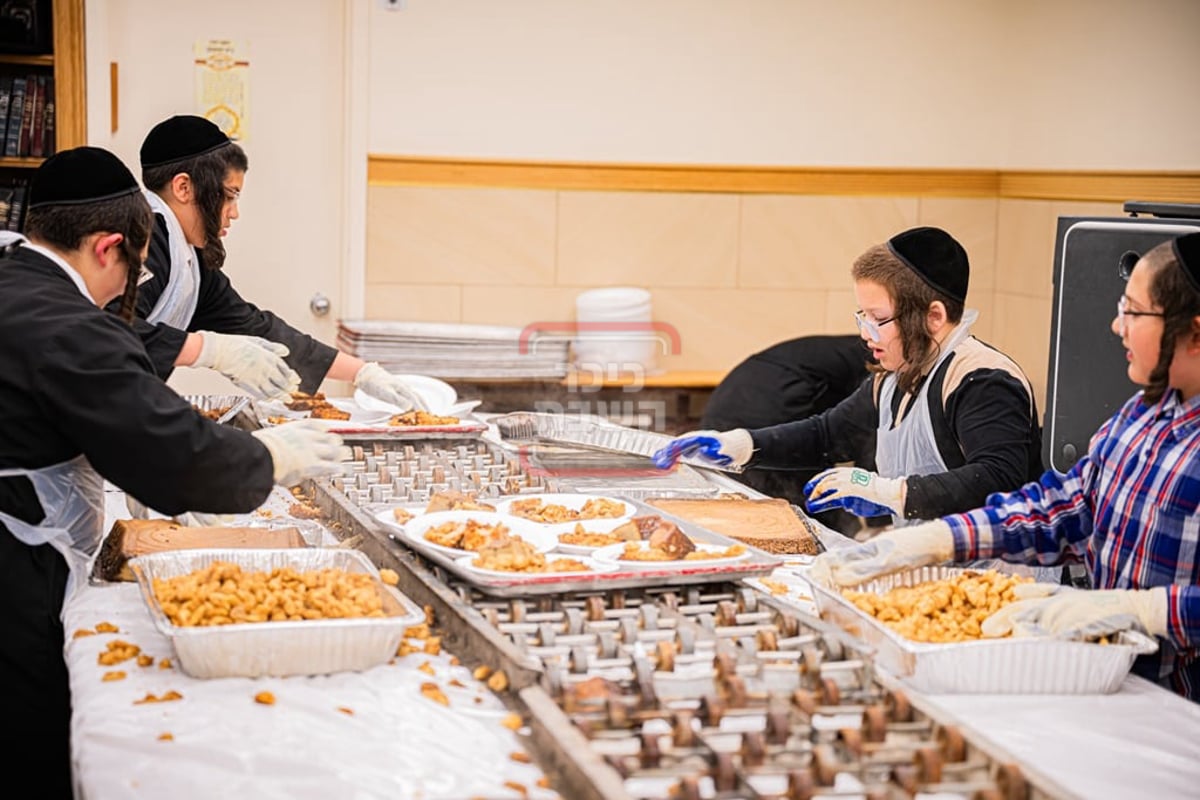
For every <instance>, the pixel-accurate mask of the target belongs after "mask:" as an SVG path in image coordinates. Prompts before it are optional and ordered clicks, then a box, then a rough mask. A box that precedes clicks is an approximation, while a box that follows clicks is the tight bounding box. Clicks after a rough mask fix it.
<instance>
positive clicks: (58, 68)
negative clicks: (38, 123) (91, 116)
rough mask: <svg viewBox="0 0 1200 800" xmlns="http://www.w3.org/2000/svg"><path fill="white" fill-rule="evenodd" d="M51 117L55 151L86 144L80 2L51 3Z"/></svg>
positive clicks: (85, 71) (81, 12)
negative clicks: (53, 114)
mask: <svg viewBox="0 0 1200 800" xmlns="http://www.w3.org/2000/svg"><path fill="white" fill-rule="evenodd" d="M50 13H51V14H53V15H54V105H55V109H54V113H55V123H54V124H55V131H54V134H55V139H56V140H57V149H58V150H66V149H68V148H71V147H79V146H81V145H85V144H87V83H86V78H85V76H86V75H87V68H86V66H85V64H84V52H83V49H84V27H83V0H54V5H53V7H52V10H51V12H50Z"/></svg>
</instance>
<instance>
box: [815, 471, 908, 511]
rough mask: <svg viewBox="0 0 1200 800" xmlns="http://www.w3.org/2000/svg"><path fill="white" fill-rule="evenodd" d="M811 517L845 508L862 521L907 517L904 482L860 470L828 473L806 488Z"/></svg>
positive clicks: (899, 479)
mask: <svg viewBox="0 0 1200 800" xmlns="http://www.w3.org/2000/svg"><path fill="white" fill-rule="evenodd" d="M804 493H805V494H806V495H808V503H807V506H808V513H810V514H820V513H821V512H822V511H828V510H829V509H831V508H844V509H846V510H847V511H849V512H850V513H851V514H857V515H858V516H860V517H881V516H884V515H889V514H894V515H896V516H898V517H901V518H903V517H904V479H903V478H881V477H879V476H878V475H876V474H875V473H874V472H868V471H867V470H865V469H859V468H858V467H835V468H833V469H827V470H825V471H824V472H822V473H821V474H820V475H817V476H816V477H815V478H813V479H812V480H811V481H809V482H808V483H806V484H804Z"/></svg>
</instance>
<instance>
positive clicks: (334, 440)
mask: <svg viewBox="0 0 1200 800" xmlns="http://www.w3.org/2000/svg"><path fill="white" fill-rule="evenodd" d="M251 435H252V436H255V437H257V439H258V440H259V441H260V442H262V443H263V444H264V445H265V446H266V448H267V450H268V451H270V453H271V461H272V462H273V463H274V465H275V482H276V483H278V484H280V485H282V486H295V485H296V484H297V483H299V482H300V481H302V480H304V479H305V478H315V477H317V476H319V475H333V474H335V473H337V472H340V471H341V469H342V461H343V460H345V459H346V458H348V457H349V452H348V448H345V447H343V446H342V437H340V436H338V435H337V434H335V433H330V432H329V431H328V430H326V429H325V427H324V426H323V425H322V424H321V423H320V422H318V421H317V420H311V419H302V420H297V421H296V422H287V423H284V424H283V425H278V426H276V427H274V428H264V429H262V430H258V431H254V432H253V433H252V434H251Z"/></svg>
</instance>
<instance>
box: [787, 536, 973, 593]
mask: <svg viewBox="0 0 1200 800" xmlns="http://www.w3.org/2000/svg"><path fill="white" fill-rule="evenodd" d="M953 558H954V535H953V534H951V533H950V526H949V525H947V524H946V523H945V522H942V521H941V520H940V519H939V520H934V521H933V522H925V523H922V524H920V525H912V526H909V527H907V528H897V529H895V530H890V531H885V532H884V533H881V534H878V535H877V536H875V537H873V538H871V539H869V540H867V541H865V542H863V543H862V544H856V545H854V546H852V547H840V548H838V549H836V550H826V551H825V552H824V553H822V554H821V555H819V556H817V557H816V558H815V559H813V563H812V564H811V565H810V566H809V568H808V577H809V579H810V580H813V581H817V582H820V583H824V584H827V585H833V586H857V585H859V584H860V583H865V582H867V581H869V580H871V579H872V578H878V577H879V576H880V575H888V574H891V573H893V572H900V571H901V570H906V569H916V568H917V567H924V566H926V565H929V564H940V563H942V562H944V561H950V560H951V559H953Z"/></svg>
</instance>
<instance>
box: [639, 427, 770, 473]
mask: <svg viewBox="0 0 1200 800" xmlns="http://www.w3.org/2000/svg"><path fill="white" fill-rule="evenodd" d="M753 454H754V440H753V439H751V438H750V431H748V430H746V429H745V428H734V429H733V430H731V431H724V432H721V431H691V432H690V433H685V434H683V435H682V436H676V437H675V438H674V439H672V440H671V443H670V444H668V445H667V446H666V447H663V448H662V449H660V450H657V451H656V452H655V453H654V455H653V456H651V458H653V459H654V466H656V467H658V468H659V469H670V468H671V467H673V466H675V463H676V462H677V461H679V459H681V458H683V457H684V456H699V457H701V458H706V459H708V460H709V461H711V462H713V463H714V464H719V465H720V466H723V467H724V466H728V465H730V464H732V465H733V466H735V467H741V466H744V465H745V464H746V462H748V461H749V460H750V456H752V455H753Z"/></svg>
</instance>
